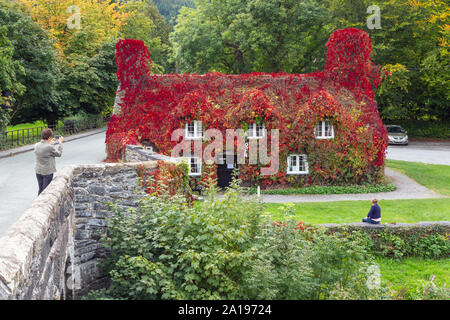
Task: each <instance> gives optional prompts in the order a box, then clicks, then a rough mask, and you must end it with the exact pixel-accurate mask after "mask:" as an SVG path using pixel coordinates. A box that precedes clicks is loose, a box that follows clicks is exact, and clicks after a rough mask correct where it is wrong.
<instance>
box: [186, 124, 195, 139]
mask: <svg viewBox="0 0 450 320" xmlns="http://www.w3.org/2000/svg"><path fill="white" fill-rule="evenodd" d="M187 129H188V132H187V133H188V137H193V136H194V134H195V125H194V123H188V124H187Z"/></svg>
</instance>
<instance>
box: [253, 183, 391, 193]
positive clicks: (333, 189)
mask: <svg viewBox="0 0 450 320" xmlns="http://www.w3.org/2000/svg"><path fill="white" fill-rule="evenodd" d="M395 190H397V187H396V186H395V185H393V184H377V185H354V186H312V187H305V188H287V189H271V190H261V194H281V195H292V194H360V193H377V192H391V191H395ZM250 193H251V194H256V193H257V189H256V188H255V187H252V188H250Z"/></svg>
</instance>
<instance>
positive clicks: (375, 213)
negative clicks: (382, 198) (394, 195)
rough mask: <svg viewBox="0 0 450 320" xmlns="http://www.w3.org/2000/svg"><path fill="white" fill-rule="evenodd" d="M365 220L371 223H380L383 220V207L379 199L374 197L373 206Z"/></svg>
mask: <svg viewBox="0 0 450 320" xmlns="http://www.w3.org/2000/svg"><path fill="white" fill-rule="evenodd" d="M362 221H363V222H367V223H371V224H379V223H380V222H381V208H380V206H379V205H378V200H377V199H375V198H373V199H372V207H371V208H370V211H369V213H368V214H367V217H366V218H364V219H363V220H362Z"/></svg>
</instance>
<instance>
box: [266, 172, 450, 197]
mask: <svg viewBox="0 0 450 320" xmlns="http://www.w3.org/2000/svg"><path fill="white" fill-rule="evenodd" d="M385 174H386V177H387V178H388V179H389V180H390V181H391V182H392V183H393V184H395V185H396V186H397V190H395V191H393V192H380V193H366V194H328V195H316V194H305V195H268V194H263V195H261V198H262V200H263V202H271V203H286V202H329V201H346V200H370V199H372V198H377V199H379V200H397V199H427V198H445V196H442V195H440V194H438V193H436V192H434V191H432V190H430V189H428V188H426V187H424V186H422V185H420V184H418V183H417V182H416V181H414V180H413V179H411V178H409V177H408V176H406V175H404V174H402V173H400V172H398V171H395V170H392V169H389V168H386V170H385Z"/></svg>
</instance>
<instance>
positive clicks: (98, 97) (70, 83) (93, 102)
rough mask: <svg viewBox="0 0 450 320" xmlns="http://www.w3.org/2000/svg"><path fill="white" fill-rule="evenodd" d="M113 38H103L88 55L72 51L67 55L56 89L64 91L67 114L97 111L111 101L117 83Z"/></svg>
mask: <svg viewBox="0 0 450 320" xmlns="http://www.w3.org/2000/svg"><path fill="white" fill-rule="evenodd" d="M116 42H117V39H115V38H112V39H110V40H107V41H105V42H104V43H103V45H102V47H101V48H100V50H99V51H98V53H97V54H95V55H94V56H92V57H90V58H88V57H86V56H85V55H83V54H78V53H75V52H73V53H71V54H70V55H69V56H68V57H67V59H66V61H65V62H64V63H65V64H66V67H65V68H64V69H63V70H64V71H63V77H62V81H61V83H60V85H59V90H60V92H64V93H65V97H64V100H65V103H66V105H67V109H66V111H67V112H68V113H69V114H77V113H88V114H89V113H90V114H99V113H101V112H102V111H104V110H105V109H107V108H108V107H111V106H112V105H113V104H114V98H115V92H116V89H117V85H118V83H117V79H116V72H117V68H116V64H115V44H116Z"/></svg>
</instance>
